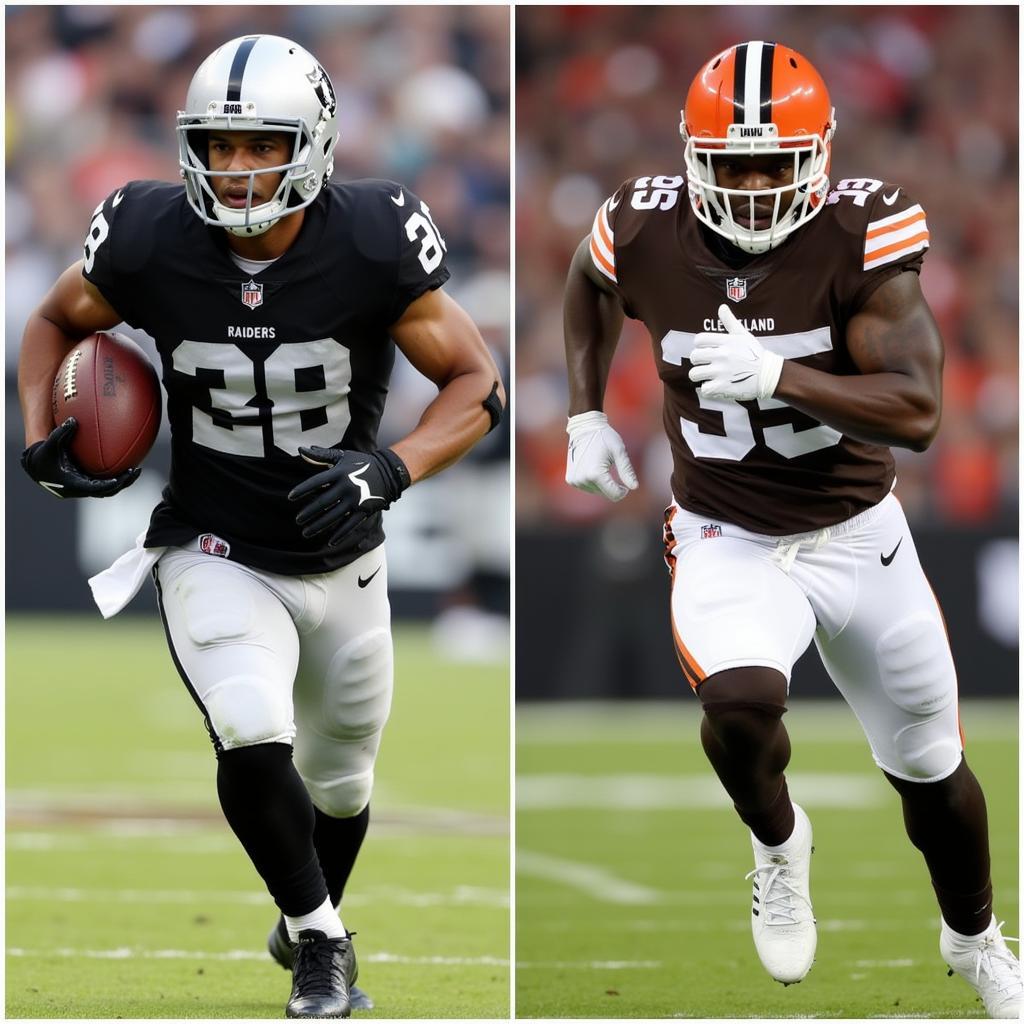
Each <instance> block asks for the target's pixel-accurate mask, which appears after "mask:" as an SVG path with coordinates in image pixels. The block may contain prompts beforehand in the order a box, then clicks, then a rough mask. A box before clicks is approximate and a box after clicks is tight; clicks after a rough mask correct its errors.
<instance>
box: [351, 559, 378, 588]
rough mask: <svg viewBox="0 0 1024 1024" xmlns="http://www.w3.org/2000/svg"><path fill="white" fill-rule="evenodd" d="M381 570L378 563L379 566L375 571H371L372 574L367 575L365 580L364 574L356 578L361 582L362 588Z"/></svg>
mask: <svg viewBox="0 0 1024 1024" xmlns="http://www.w3.org/2000/svg"><path fill="white" fill-rule="evenodd" d="M379 572H380V566H379V565H378V566H377V568H376V569H374V570H373V572H371V573H370V575H369V576H367V577H366V579H365V580H364V579H363V577H362V576H358V577H357V578H356V582H357V583H358V584H359V587H360V589H362V588H363V587H365V586H366V585H367V584H368V583H369V582H370V580H372V579H373V577H374V576H376V575H377V573H379Z"/></svg>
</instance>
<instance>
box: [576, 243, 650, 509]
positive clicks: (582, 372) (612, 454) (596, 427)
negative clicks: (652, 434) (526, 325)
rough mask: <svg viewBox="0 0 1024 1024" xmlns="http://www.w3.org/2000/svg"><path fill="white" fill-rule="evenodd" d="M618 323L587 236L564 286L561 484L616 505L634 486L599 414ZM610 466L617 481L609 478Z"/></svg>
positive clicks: (615, 303)
mask: <svg viewBox="0 0 1024 1024" xmlns="http://www.w3.org/2000/svg"><path fill="white" fill-rule="evenodd" d="M622 321H623V311H622V305H621V303H620V302H619V297H618V296H617V295H616V294H615V291H614V290H613V289H612V287H611V286H610V285H609V284H608V282H607V281H606V280H605V279H604V278H603V277H602V276H601V274H600V272H599V271H598V270H597V268H596V267H595V266H594V262H593V260H592V258H591V256H590V236H589V235H588V236H587V237H586V238H584V239H583V241H582V242H580V244H579V247H578V248H577V249H576V254H575V255H574V256H573V260H572V264H571V265H570V267H569V277H568V280H567V281H566V284H565V303H564V310H563V322H564V329H565V362H566V367H567V369H568V378H569V424H568V434H569V453H568V456H567V458H566V464H565V480H566V483H568V484H571V485H572V486H573V487H576V488H578V489H579V490H581V491H587V492H589V493H591V494H600V495H603V496H604V497H606V498H608V499H609V500H610V501H621V500H622V499H623V498H624V497H625V496H626V495H627V494H628V493H629V491H632V490H636V488H637V486H638V485H639V484H638V481H637V478H636V473H635V472H634V470H633V466H632V464H631V463H630V461H629V454H628V453H627V451H626V446H625V444H624V443H623V441H622V438H621V437H620V436H619V435H618V433H617V432H616V431H615V430H614V429H613V428H612V426H611V424H609V422H608V417H607V416H605V414H604V413H603V412H602V411H601V410H602V409H603V407H604V390H605V387H606V386H607V384H608V371H609V369H610V368H611V363H612V357H613V356H614V355H615V348H616V346H617V345H618V343H619V335H620V334H621V333H622ZM613 466H614V467H615V469H616V471H617V473H618V476H619V479H618V480H616V479H615V477H613V476H612V473H611V470H612V467H613ZM620 481H621V482H620Z"/></svg>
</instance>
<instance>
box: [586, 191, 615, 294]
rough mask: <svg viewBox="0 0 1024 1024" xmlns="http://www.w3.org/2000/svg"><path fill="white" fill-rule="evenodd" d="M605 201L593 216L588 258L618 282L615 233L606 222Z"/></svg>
mask: <svg viewBox="0 0 1024 1024" xmlns="http://www.w3.org/2000/svg"><path fill="white" fill-rule="evenodd" d="M606 206H607V203H605V204H604V205H602V206H601V208H600V209H599V210H598V211H597V216H596V217H594V228H593V230H592V231H591V232H590V258H591V259H592V260H593V261H594V265H595V266H596V267H597V269H598V270H600V271H601V273H602V274H604V276H605V277H607V278H609V279H610V280H612V281H614V282H615V283H616V284H617V283H618V280H619V279H618V277H617V276H616V274H615V235H614V232H613V231H612V229H611V226H610V225H609V224H608V214H607V211H606V209H605V207H606Z"/></svg>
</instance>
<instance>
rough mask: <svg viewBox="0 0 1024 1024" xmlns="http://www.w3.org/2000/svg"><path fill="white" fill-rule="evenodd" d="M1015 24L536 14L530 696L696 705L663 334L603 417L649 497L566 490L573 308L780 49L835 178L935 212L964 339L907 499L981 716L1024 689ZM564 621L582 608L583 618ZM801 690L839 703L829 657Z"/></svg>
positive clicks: (527, 360)
mask: <svg viewBox="0 0 1024 1024" xmlns="http://www.w3.org/2000/svg"><path fill="white" fill-rule="evenodd" d="M1017 21H1018V12H1017V8H1016V7H992V6H972V7H955V6H954V7H895V6H894V7H870V6H866V7H859V6H858V7H843V6H837V7H805V6H799V7H796V6H794V7H763V6H743V5H730V6H726V7H707V6H693V7H690V6H687V7H672V6H665V7H656V8H655V7H631V6H630V7H627V6H609V7H557V6H544V7H531V6H525V7H518V8H517V12H516V70H517V85H516V197H517V198H516V388H517V409H518V414H517V421H516V429H517V448H516V470H517V475H516V522H517V536H516V559H517V561H516V566H517V568H516V581H517V583H516V603H517V628H516V636H517V663H516V664H517V672H516V675H517V697H518V698H519V699H520V700H524V699H552V698H560V697H567V696H570V697H571V696H612V697H628V696H645V695H648V696H668V695H678V694H679V693H680V687H681V686H682V677H681V675H680V673H679V671H678V667H677V666H676V664H675V660H674V656H673V652H672V644H671V636H670V632H669V626H668V602H667V594H668V576H667V573H666V572H665V570H664V566H663V563H662V558H661V537H660V524H661V514H662V511H663V509H664V507H665V506H666V505H667V504H668V502H669V500H670V499H669V494H668V478H669V467H670V461H669V459H670V457H669V452H668V445H667V441H666V440H665V438H664V434H663V428H662V424H661V396H660V382H659V381H658V378H657V376H656V374H655V373H654V372H653V366H652V364H651V356H650V342H649V339H648V337H647V332H646V329H645V328H644V327H643V326H642V325H641V324H639V323H638V322H636V321H629V320H627V321H626V328H625V332H624V334H623V338H622V341H621V343H620V345H619V349H618V352H617V354H616V360H615V363H614V364H613V368H612V373H611V381H610V385H609V390H608V396H607V400H606V403H605V409H606V411H607V412H608V414H609V418H610V420H611V422H612V424H613V425H614V426H615V427H616V429H617V430H618V431H619V432H620V433H621V434H622V436H623V439H624V440H625V443H626V447H627V449H628V450H629V452H630V455H631V457H632V460H633V464H634V466H635V467H636V469H637V472H638V475H639V478H640V483H641V487H640V490H639V491H638V492H637V493H634V494H631V495H630V496H629V497H628V498H627V499H626V500H624V501H622V502H621V503H619V504H617V505H612V504H609V503H608V502H606V501H605V500H604V499H602V498H599V497H595V496H592V495H587V494H583V493H581V492H579V491H576V490H573V489H571V488H569V487H566V486H565V484H564V481H563V474H564V465H565V451H566V436H565V416H566V408H567V392H566V385H565V370H564V357H563V350H562V327H561V317H562V313H561V297H562V287H563V283H564V280H565V273H566V269H567V267H568V264H569V260H570V258H571V256H572V253H573V251H574V250H575V248H576V246H577V244H578V243H579V240H580V239H581V238H582V237H583V236H584V235H585V234H586V233H587V232H588V231H589V230H590V225H591V221H592V218H593V216H594V211H595V210H596V209H597V207H598V205H599V204H600V203H601V202H602V201H603V199H604V198H605V197H606V196H607V195H609V194H611V192H612V191H613V190H614V189H615V188H616V187H617V186H618V184H619V183H620V182H621V181H623V180H624V179H626V178H629V177H631V176H634V175H641V174H677V173H682V156H683V148H682V143H681V141H680V139H679V135H678V121H679V109H680V107H681V106H682V102H683V99H684V98H685V95H686V91H687V89H688V87H689V84H690V81H691V80H692V78H693V76H694V74H695V73H696V72H697V70H698V69H699V67H700V66H701V65H702V64H703V62H704V61H706V60H707V59H708V58H709V57H710V56H711V55H712V54H714V53H716V52H718V51H719V50H721V49H724V48H725V47H726V46H728V45H730V44H732V43H734V42H736V41H738V40H742V39H756V38H762V39H778V40H781V41H783V42H785V43H786V44H787V45H789V46H792V47H793V48H795V49H796V50H798V51H800V52H802V53H803V54H805V55H806V56H807V57H808V58H809V59H810V60H811V61H812V62H813V63H814V64H815V65H816V66H817V67H818V68H819V70H820V71H821V72H822V74H823V76H824V78H825V81H826V84H827V85H828V86H829V88H830V91H831V96H832V101H833V104H834V106H835V108H836V112H837V120H838V130H837V133H836V137H835V140H834V142H833V159H832V180H833V181H837V180H839V179H840V178H843V177H847V176H868V177H878V178H882V179H884V180H886V181H891V182H895V183H898V184H900V185H902V186H904V187H905V188H906V190H907V191H908V192H909V193H910V194H911V195H912V196H914V197H915V198H916V199H917V200H918V201H919V202H920V203H921V204H922V205H923V206H924V208H925V210H926V211H927V213H928V222H929V226H930V230H931V249H930V250H929V253H928V255H927V258H926V259H925V262H924V271H923V274H922V287H923V290H924V293H925V296H926V297H927V299H928V302H929V304H930V305H931V308H932V310H933V311H934V313H935V316H936V318H937V320H938V322H939V325H940V328H941V330H942V334H943V337H944V339H945V343H946V367H945V378H944V412H943V422H942V428H941V430H940V433H939V436H938V438H937V440H936V441H935V443H934V444H933V445H932V447H931V448H930V449H929V450H928V452H927V453H925V454H923V455H920V454H914V453H911V452H905V451H900V450H896V458H897V473H898V485H897V493H898V495H899V497H900V500H901V502H902V503H903V506H904V508H905V509H906V511H907V514H908V517H909V518H910V520H911V524H912V526H913V528H914V531H915V539H916V541H917V544H918V548H919V551H920V554H921V558H922V562H923V563H924V565H925V569H926V571H927V572H928V574H929V577H930V579H931V581H932V584H933V586H934V588H935V590H936V592H937V594H938V596H939V599H940V602H941V604H942V607H943V611H944V613H945V615H946V619H947V622H948V626H949V632H950V635H951V639H952V644H953V648H954V653H955V654H956V655H957V660H958V664H959V666H960V688H961V694H962V695H964V696H968V695H977V694H1005V695H1010V694H1015V693H1016V689H1017V643H1018V639H1017V619H1018V599H1017V515H1018V449H1017V436H1018V434H1017V424H1018V415H1017V414H1018V396H1017V351H1018V349H1017V318H1018V230H1017V229H1018V193H1017V188H1018V181H1017V174H1018V163H1017V131H1018V107H1017V94H1018V87H1017V38H1018V36H1017ZM566 610H569V612H568V614H567V613H566ZM792 693H793V694H794V695H795V696H796V695H800V696H808V695H823V696H826V695H830V694H834V690H833V689H832V687H831V684H830V683H829V681H828V680H827V678H826V677H825V676H824V673H823V672H822V671H821V669H820V666H819V664H818V661H817V657H816V655H815V654H814V653H813V652H812V653H809V654H808V655H807V656H805V657H804V658H803V659H802V661H801V662H800V664H799V665H798V667H797V670H796V673H795V676H794V682H793V687H792Z"/></svg>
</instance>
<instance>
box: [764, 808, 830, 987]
mask: <svg viewBox="0 0 1024 1024" xmlns="http://www.w3.org/2000/svg"><path fill="white" fill-rule="evenodd" d="M793 810H794V812H795V813H796V824H795V826H794V828H793V834H792V835H791V836H790V837H789V839H787V840H786V842H785V844H784V845H785V851H784V852H779V851H778V850H777V849H773V848H771V847H765V846H762V845H761V843H759V842H758V840H757V838H756V837H755V836H754V835H753V834H752V835H751V837H750V838H751V842H752V844H753V847H754V864H755V867H754V870H753V871H751V872H750V874H748V875H747V876H746V877H747V878H753V879H754V902H753V905H752V907H751V917H750V923H751V927H752V929H753V932H754V946H755V947H756V949H757V955H758V956H759V957H760V958H761V963H762V964H764V969H765V970H766V971H767V972H768V973H769V974H770V975H771V976H772V977H773V978H774V979H775V980H776V981H781V982H782V984H783V985H793V984H795V983H796V982H798V981H802V980H803V979H804V978H805V977H806V976H807V972H808V971H809V970H810V969H811V964H813V963H814V951H815V949H816V948H817V946H818V933H817V931H816V930H815V927H814V910H813V909H812V907H811V853H812V852H813V849H814V848H813V847H812V846H811V839H812V835H811V823H810V821H809V820H808V818H807V815H806V814H805V813H804V812H803V809H802V808H800V807H797V805H796V804H793Z"/></svg>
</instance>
